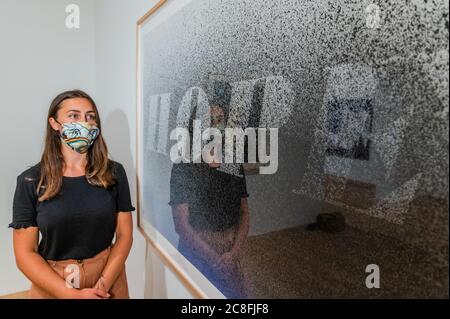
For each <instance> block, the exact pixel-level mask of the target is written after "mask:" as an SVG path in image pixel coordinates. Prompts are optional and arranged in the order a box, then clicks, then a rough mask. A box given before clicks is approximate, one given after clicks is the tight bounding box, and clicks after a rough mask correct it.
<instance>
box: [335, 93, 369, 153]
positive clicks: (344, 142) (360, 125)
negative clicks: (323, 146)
mask: <svg viewBox="0 0 450 319" xmlns="http://www.w3.org/2000/svg"><path fill="white" fill-rule="evenodd" d="M327 107H328V110H327V111H328V118H327V121H328V123H327V124H328V148H327V154H328V155H337V156H340V157H347V158H352V159H360V160H369V150H370V133H371V130H372V117H373V107H372V102H371V100H370V99H342V98H341V99H337V98H334V99H331V100H330V101H329V102H328V105H327Z"/></svg>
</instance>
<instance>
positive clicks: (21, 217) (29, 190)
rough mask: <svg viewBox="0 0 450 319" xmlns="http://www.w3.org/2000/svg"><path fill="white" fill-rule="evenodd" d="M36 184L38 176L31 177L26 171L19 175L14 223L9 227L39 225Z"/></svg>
mask: <svg viewBox="0 0 450 319" xmlns="http://www.w3.org/2000/svg"><path fill="white" fill-rule="evenodd" d="M36 185H37V183H36V177H30V176H29V175H28V174H26V173H22V174H21V175H19V176H18V177H17V184H16V190H15V193H14V199H13V216H12V223H10V224H9V225H8V227H10V228H14V229H19V228H27V227H37V222H36V215H37V213H36V203H37V194H36V189H35V188H36Z"/></svg>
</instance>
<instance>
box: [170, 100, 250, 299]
mask: <svg viewBox="0 0 450 319" xmlns="http://www.w3.org/2000/svg"><path fill="white" fill-rule="evenodd" d="M210 116H211V127H215V128H218V129H219V130H221V131H222V134H223V129H224V123H225V114H224V110H223V108H222V107H221V106H220V105H213V106H212V107H211V108H210ZM219 167H220V164H219V163H217V162H215V161H214V162H212V163H210V164H207V163H201V164H175V165H174V166H173V168H172V175H171V180H170V197H171V200H170V203H169V204H170V205H171V206H172V213H173V217H174V222H175V228H176V231H177V233H178V234H179V236H180V241H179V246H178V248H179V250H180V252H181V253H183V254H184V255H185V256H186V257H187V258H188V259H189V260H190V261H191V262H192V264H193V265H194V266H196V267H197V268H198V269H199V270H200V271H201V272H202V273H203V274H204V275H205V276H206V277H207V278H208V279H209V280H210V281H211V282H212V283H213V284H214V285H215V286H216V287H217V288H218V289H219V290H220V291H221V292H222V293H223V294H224V295H225V296H227V297H228V298H245V297H246V287H245V278H244V274H243V270H242V267H241V254H242V246H243V244H244V241H245V239H246V237H247V234H248V228H249V212H248V204H247V197H248V194H247V187H246V182H245V175H244V173H243V170H242V167H241V176H235V175H231V174H228V173H225V172H222V171H220V169H218V168H219Z"/></svg>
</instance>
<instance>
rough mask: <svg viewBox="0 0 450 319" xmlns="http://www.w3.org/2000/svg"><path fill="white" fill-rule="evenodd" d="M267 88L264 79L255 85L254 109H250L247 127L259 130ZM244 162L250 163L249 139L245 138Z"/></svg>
mask: <svg viewBox="0 0 450 319" xmlns="http://www.w3.org/2000/svg"><path fill="white" fill-rule="evenodd" d="M265 86H266V80H265V79H262V80H259V81H257V82H256V83H255V85H254V87H253V97H252V107H251V108H250V114H249V117H248V125H247V127H252V128H258V127H259V122H260V117H261V110H262V104H263V100H264V88H265ZM255 147H256V162H258V161H259V156H258V138H256V145H255ZM244 162H245V163H248V138H247V136H246V137H245V146H244Z"/></svg>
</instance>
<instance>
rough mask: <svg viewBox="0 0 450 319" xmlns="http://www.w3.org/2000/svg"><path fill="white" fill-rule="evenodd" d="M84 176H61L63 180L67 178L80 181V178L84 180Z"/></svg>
mask: <svg viewBox="0 0 450 319" xmlns="http://www.w3.org/2000/svg"><path fill="white" fill-rule="evenodd" d="M85 177H86V175H81V176H63V178H68V179H80V178H85Z"/></svg>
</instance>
